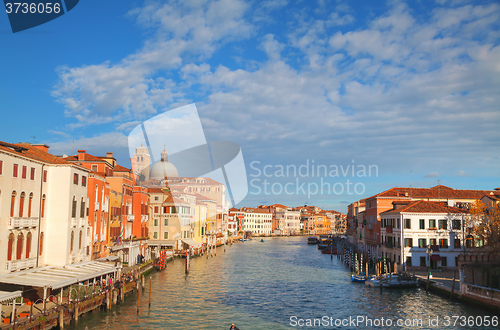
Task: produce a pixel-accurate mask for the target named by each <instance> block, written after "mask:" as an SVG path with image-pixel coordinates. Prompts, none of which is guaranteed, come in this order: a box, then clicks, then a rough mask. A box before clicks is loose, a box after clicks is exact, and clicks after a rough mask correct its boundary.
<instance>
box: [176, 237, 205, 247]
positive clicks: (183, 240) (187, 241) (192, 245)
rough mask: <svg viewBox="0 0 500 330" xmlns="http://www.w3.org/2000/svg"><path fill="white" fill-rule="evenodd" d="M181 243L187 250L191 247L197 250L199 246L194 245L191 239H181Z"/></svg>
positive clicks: (197, 244)
mask: <svg viewBox="0 0 500 330" xmlns="http://www.w3.org/2000/svg"><path fill="white" fill-rule="evenodd" d="M181 241H182V243H184V244H185V245H187V246H188V248H190V247H193V248H195V249H197V248H199V247H200V246H201V244H200V243H196V242H195V241H194V240H193V239H191V238H183V239H181Z"/></svg>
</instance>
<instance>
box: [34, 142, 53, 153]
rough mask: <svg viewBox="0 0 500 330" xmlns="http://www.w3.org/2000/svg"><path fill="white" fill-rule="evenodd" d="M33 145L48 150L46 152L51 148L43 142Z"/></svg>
mask: <svg viewBox="0 0 500 330" xmlns="http://www.w3.org/2000/svg"><path fill="white" fill-rule="evenodd" d="M32 146H33V147H35V148H37V149H39V150H42V151H43V152H46V153H48V152H49V148H50V147H49V146H48V145H46V144H42V143H39V144H32Z"/></svg>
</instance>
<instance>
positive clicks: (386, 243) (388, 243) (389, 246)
mask: <svg viewBox="0 0 500 330" xmlns="http://www.w3.org/2000/svg"><path fill="white" fill-rule="evenodd" d="M384 245H385V247H386V248H389V249H392V248H393V247H394V245H393V244H392V242H385V244H384Z"/></svg>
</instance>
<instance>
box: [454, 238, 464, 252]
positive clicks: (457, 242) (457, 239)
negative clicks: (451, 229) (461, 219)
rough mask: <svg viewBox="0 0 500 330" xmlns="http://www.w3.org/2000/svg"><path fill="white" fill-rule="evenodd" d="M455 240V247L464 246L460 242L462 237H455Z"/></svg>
mask: <svg viewBox="0 0 500 330" xmlns="http://www.w3.org/2000/svg"><path fill="white" fill-rule="evenodd" d="M454 242H455V243H454V245H453V247H454V248H455V249H460V248H461V247H462V246H461V244H460V239H459V238H455V241H454Z"/></svg>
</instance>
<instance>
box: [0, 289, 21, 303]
mask: <svg viewBox="0 0 500 330" xmlns="http://www.w3.org/2000/svg"><path fill="white" fill-rule="evenodd" d="M22 294H23V292H22V291H14V292H9V291H0V303H3V302H6V301H11V300H13V299H16V298H17V297H21V296H22Z"/></svg>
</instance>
